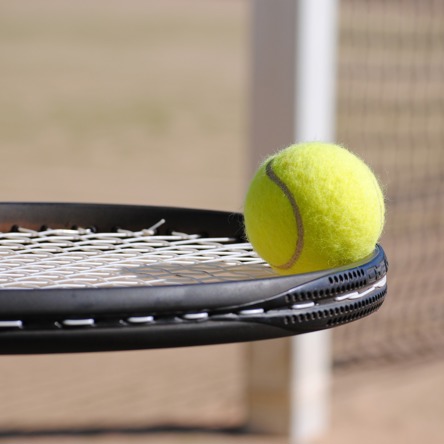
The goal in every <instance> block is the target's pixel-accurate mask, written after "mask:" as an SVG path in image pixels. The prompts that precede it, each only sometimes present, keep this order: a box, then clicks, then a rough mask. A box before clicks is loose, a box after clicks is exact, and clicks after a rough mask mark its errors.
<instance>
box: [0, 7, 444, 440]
mask: <svg viewBox="0 0 444 444" xmlns="http://www.w3.org/2000/svg"><path fill="white" fill-rule="evenodd" d="M248 5H249V2H248V1H246V0H233V1H230V2H220V1H204V0H193V1H191V2H182V1H180V0H166V1H152V0H150V1H142V0H129V1H127V2H118V1H105V0H90V1H88V2H79V3H78V2H74V3H73V2H71V1H69V0H36V1H33V2H27V1H25V0H17V1H15V2H7V1H5V0H0V84H1V93H0V152H1V156H2V160H1V162H0V175H1V187H0V200H2V201H15V200H17V201H67V202H75V201H77V202H79V201H80V202H99V203H108V202H110V203H137V204H152V205H166V206H167V205H172V206H186V207H199V208H216V209H227V210H230V211H231V210H232V211H238V210H241V208H242V200H243V193H244V190H245V185H246V182H247V180H248V178H247V177H246V174H245V171H246V170H247V162H248V155H247V150H246V145H247V136H248V114H247V110H248V105H249V103H248V87H249V85H248V69H249V64H248V54H249V52H248V51H249V36H248V25H249V6H248ZM245 347H246V345H243V344H242V345H223V346H215V347H201V348H189V349H177V350H156V351H139V352H125V353H104V354H90V355H58V356H23V357H12V356H3V357H0V394H1V398H2V400H3V402H2V403H0V440H1V441H2V442H11V443H25V442H26V443H27V442H33V443H38V444H40V443H52V442H54V443H55V442H57V443H66V444H74V443H75V444H77V443H80V442H82V443H83V442H92V443H109V444H115V443H142V442H144V443H146V442H148V443H151V442H152V443H154V442H155V443H160V444H176V443H177V444H179V443H214V444H218V443H231V442H233V443H234V442H235V443H246V444H247V443H257V444H261V443H269V444H284V443H287V439H286V438H285V437H279V436H263V435H252V434H246V433H234V432H233V433H228V432H227V433H216V432H214V433H204V432H202V431H196V430H195V429H194V428H195V427H215V428H226V427H229V428H234V429H236V428H238V427H242V425H243V424H244V421H245V419H246V417H247V414H248V412H247V410H246V409H247V407H246V405H245V399H244V387H245V378H246V374H245V361H244V359H245ZM443 375H444V359H443V357H442V356H435V357H434V358H433V359H432V358H431V359H428V360H426V361H424V360H423V361H421V360H419V359H416V360H413V361H412V360H403V361H401V362H398V363H396V364H390V365H384V366H381V367H380V368H375V367H372V368H371V369H367V370H366V369H364V368H362V367H357V368H355V369H353V370H350V371H347V372H337V373H334V374H333V386H332V398H331V411H332V416H331V427H330V428H329V430H328V431H327V434H326V436H324V437H322V439H321V440H319V441H318V443H319V444H339V443H341V444H346V443H354V442H359V443H362V444H367V443H374V442H378V444H385V443H391V444H392V443H403V444H410V443H412V444H413V443H415V444H416V443H417V442H419V441H420V440H422V441H424V442H428V443H432V444H433V443H437V444H438V443H440V442H442V438H441V435H442V430H443V426H442V418H441V416H442V415H443V413H444V376H443ZM170 424H174V425H176V426H179V427H178V429H177V430H176V432H175V433H169V432H166V431H165V430H163V429H162V426H164V425H170ZM156 427H160V428H156ZM57 430H58V431H60V430H61V431H65V432H64V433H61V434H57V433H56V431H57ZM28 432H29V433H28ZM31 432H32V433H31ZM31 438H32V440H31Z"/></svg>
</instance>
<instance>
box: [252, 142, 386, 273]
mask: <svg viewBox="0 0 444 444" xmlns="http://www.w3.org/2000/svg"><path fill="white" fill-rule="evenodd" d="M384 213H385V208H384V197H383V193H382V191H381V188H380V186H379V184H378V182H377V180H376V178H375V176H374V174H373V172H372V171H371V170H370V168H369V167H368V166H367V165H366V164H365V163H364V162H363V161H362V160H360V159H359V158H358V157H357V156H356V155H354V154H352V153H351V152H350V151H348V150H347V149H345V148H343V147H341V146H338V145H333V144H329V143H322V142H307V143H301V144H297V145H292V146H289V147H288V148H286V149H284V150H282V151H280V152H278V153H277V154H275V155H273V156H271V157H269V158H268V159H267V160H266V161H265V162H264V163H263V164H262V166H261V167H260V168H259V170H258V171H257V173H256V175H255V177H254V178H253V180H252V182H251V185H250V187H249V189H248V192H247V195H246V200H245V206H244V218H245V232H246V235H247V238H248V240H249V241H250V242H251V244H252V246H253V248H254V249H255V251H256V252H257V253H258V254H259V255H260V256H261V257H262V258H263V259H264V260H265V261H267V262H268V263H269V264H270V265H271V267H272V268H273V269H274V270H275V271H276V272H278V273H279V274H293V273H305V272H310V271H316V270H323V269H328V268H334V267H339V266H342V265H346V264H349V263H351V262H354V261H357V260H359V259H362V258H364V257H366V256H367V255H369V254H371V253H372V251H373V250H374V248H375V245H376V242H377V241H378V239H379V237H380V235H381V233H382V229H383V225H384Z"/></svg>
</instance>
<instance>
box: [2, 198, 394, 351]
mask: <svg viewBox="0 0 444 444" xmlns="http://www.w3.org/2000/svg"><path fill="white" fill-rule="evenodd" d="M386 273H387V260H386V256H385V254H384V251H383V249H382V247H381V246H379V245H378V246H376V248H375V251H374V252H373V254H372V255H370V256H369V257H367V258H365V259H364V260H362V261H360V262H357V263H353V264H350V265H349V266H347V267H343V268H338V269H331V270H326V271H321V272H314V273H307V274H300V275H291V276H277V275H276V274H275V273H274V272H273V270H272V269H271V268H270V267H269V266H268V265H267V264H266V263H265V262H264V261H263V260H262V259H260V258H259V257H258V256H257V255H256V254H255V252H254V251H253V250H252V247H251V245H250V244H249V243H248V242H246V241H245V239H244V231H243V218H242V215H240V214H233V213H228V212H221V211H206V210H193V209H184V208H170V207H153V206H133V205H95V204H65V203H0V353H1V354H25V353H28V354H29V353H68V352H89V351H111V350H134V349H147V348H161V347H180V346H193V345H204V344H217V343H229V342H242V341H252V340H259V339H270V338H278V337H284V336H290V335H297V334H301V333H307V332H313V331H317V330H323V329H327V328H332V327H336V326H339V325H342V324H346V323H349V322H351V321H354V320H357V319H359V318H362V317H364V316H367V315H369V314H371V313H373V312H375V311H376V310H377V309H378V308H379V307H380V306H381V304H382V303H383V301H384V298H385V295H386V290H387V283H386Z"/></svg>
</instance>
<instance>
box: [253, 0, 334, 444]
mask: <svg viewBox="0 0 444 444" xmlns="http://www.w3.org/2000/svg"><path fill="white" fill-rule="evenodd" d="M338 1H339V0H274V1H270V0H252V46H253V48H252V54H253V57H252V66H251V71H252V73H251V74H252V83H251V89H252V90H251V96H252V100H251V134H250V159H251V162H250V175H249V176H250V177H251V175H252V174H253V171H254V170H255V169H256V168H257V166H258V163H259V162H260V161H262V160H263V159H264V157H265V156H266V155H268V154H270V153H271V152H274V151H276V150H278V149H280V148H283V147H285V146H287V145H289V144H290V143H293V142H295V141H307V140H323V141H333V140H334V127H335V83H336V82H335V80H336V45H337V13H338V6H339V5H338ZM248 365H249V371H248V378H247V379H248V395H247V396H248V401H249V415H250V417H249V419H250V426H251V427H252V428H253V429H256V430H258V431H263V432H268V433H279V434H288V435H289V436H290V441H291V443H292V444H300V443H306V442H309V441H310V439H312V438H314V437H316V436H318V435H320V434H322V433H323V432H324V431H325V430H326V428H327V426H328V421H329V379H330V334H329V333H328V332H319V333H312V334H308V335H302V336H298V337H295V338H293V339H292V340H279V341H266V342H263V343H261V342H258V343H254V344H251V345H249V360H248Z"/></svg>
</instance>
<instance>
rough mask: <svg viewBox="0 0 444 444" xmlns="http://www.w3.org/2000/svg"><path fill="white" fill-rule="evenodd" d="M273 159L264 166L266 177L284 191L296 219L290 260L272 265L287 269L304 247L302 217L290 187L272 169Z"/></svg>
mask: <svg viewBox="0 0 444 444" xmlns="http://www.w3.org/2000/svg"><path fill="white" fill-rule="evenodd" d="M272 163H273V159H271V160H270V161H269V162H268V163H267V165H266V166H265V173H266V174H267V177H268V178H269V179H270V180H271V181H272V182H274V183H275V184H276V185H277V186H278V187H279V188H280V189H281V190H282V192H283V193H284V195H285V197H286V198H287V199H288V201H289V202H290V205H291V209H292V211H293V215H294V218H295V220H296V229H297V238H298V240H297V242H296V247H295V250H294V252H293V255H292V256H291V258H290V260H289V261H288V262H286V263H285V264H282V265H274V264H273V267H275V268H281V269H284V270H287V269H289V268H291V267H292V266H293V265H294V264H295V263H296V261H297V260H298V259H299V257H300V255H301V253H302V249H303V248H304V225H303V223H302V217H301V213H300V211H299V207H298V204H297V203H296V199H295V198H294V196H293V194H292V193H291V191H290V189H289V188H288V187H287V185H286V184H285V183H284V182H283V181H282V180H281V179H280V178H279V177H278V176H277V174H276V173H275V172H274V171H273V166H272Z"/></svg>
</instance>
